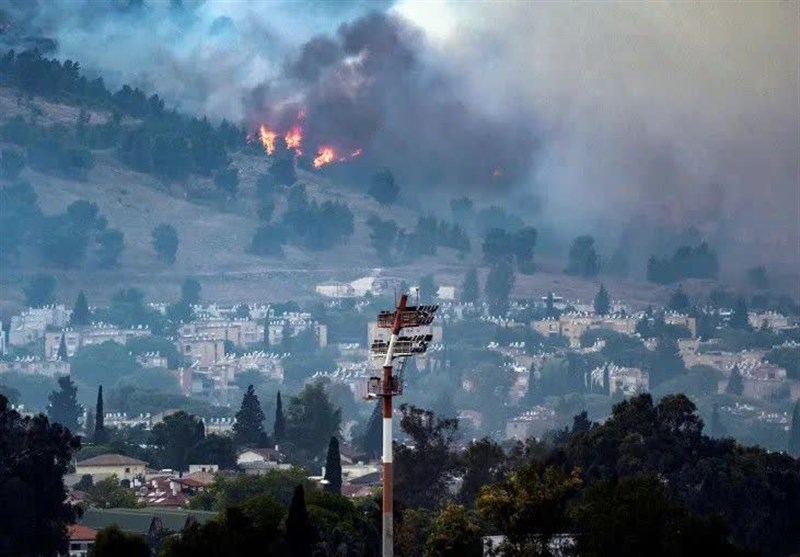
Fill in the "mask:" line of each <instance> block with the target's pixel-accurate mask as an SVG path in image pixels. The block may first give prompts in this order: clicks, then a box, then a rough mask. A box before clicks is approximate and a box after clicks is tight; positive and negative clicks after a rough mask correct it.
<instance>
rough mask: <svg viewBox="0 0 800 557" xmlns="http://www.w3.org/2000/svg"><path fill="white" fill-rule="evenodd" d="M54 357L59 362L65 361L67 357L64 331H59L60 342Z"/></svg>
mask: <svg viewBox="0 0 800 557" xmlns="http://www.w3.org/2000/svg"><path fill="white" fill-rule="evenodd" d="M56 359H57V360H58V361H60V362H66V361H67V360H68V359H69V357H68V356H67V339H66V337H65V336H64V333H61V342H59V343H58V353H57V354H56Z"/></svg>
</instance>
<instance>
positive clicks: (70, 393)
mask: <svg viewBox="0 0 800 557" xmlns="http://www.w3.org/2000/svg"><path fill="white" fill-rule="evenodd" d="M58 389H59V390H57V391H53V392H52V393H50V396H49V397H48V398H49V400H50V404H49V406H48V407H47V416H48V417H49V418H50V420H51V421H52V422H53V423H59V424H61V425H63V426H64V427H66V428H67V429H69V430H70V431H74V432H77V431H78V427H79V425H78V420H79V419H80V418H81V416H83V407H82V406H81V405H80V404H78V387H76V386H75V383H73V382H72V378H71V377H70V376H69V375H65V376H62V377H59V378H58Z"/></svg>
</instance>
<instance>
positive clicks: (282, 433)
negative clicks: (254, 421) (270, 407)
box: [272, 391, 286, 443]
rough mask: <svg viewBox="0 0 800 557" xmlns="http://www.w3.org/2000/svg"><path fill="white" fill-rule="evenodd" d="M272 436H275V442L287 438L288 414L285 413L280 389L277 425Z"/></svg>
mask: <svg viewBox="0 0 800 557" xmlns="http://www.w3.org/2000/svg"><path fill="white" fill-rule="evenodd" d="M272 436H273V437H274V438H275V443H281V442H282V441H283V440H284V439H286V416H284V415H283V402H282V401H281V392H280V391H278V400H277V401H276V402H275V425H274V427H273V429H272Z"/></svg>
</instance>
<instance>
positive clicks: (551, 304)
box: [545, 292, 558, 317]
mask: <svg viewBox="0 0 800 557" xmlns="http://www.w3.org/2000/svg"><path fill="white" fill-rule="evenodd" d="M545 311H546V315H547V317H558V310H557V309H556V297H555V296H553V293H552V292H549V293H548V294H547V300H546V301H545Z"/></svg>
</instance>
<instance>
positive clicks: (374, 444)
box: [359, 403, 383, 460]
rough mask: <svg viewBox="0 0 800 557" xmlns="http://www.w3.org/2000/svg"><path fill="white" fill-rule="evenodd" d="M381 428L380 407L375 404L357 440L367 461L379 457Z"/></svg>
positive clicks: (381, 416) (381, 415)
mask: <svg viewBox="0 0 800 557" xmlns="http://www.w3.org/2000/svg"><path fill="white" fill-rule="evenodd" d="M382 428H383V414H382V412H381V405H380V404H377V403H376V404H375V406H374V407H373V409H372V413H370V415H369V421H367V426H366V428H365V429H364V432H363V433H362V434H361V437H360V438H359V446H360V448H361V450H362V451H363V452H364V454H365V455H366V457H367V459H369V460H375V459H377V458H378V457H379V456H380V455H381V447H382V445H381V443H382V437H381V436H382Z"/></svg>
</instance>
